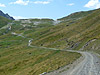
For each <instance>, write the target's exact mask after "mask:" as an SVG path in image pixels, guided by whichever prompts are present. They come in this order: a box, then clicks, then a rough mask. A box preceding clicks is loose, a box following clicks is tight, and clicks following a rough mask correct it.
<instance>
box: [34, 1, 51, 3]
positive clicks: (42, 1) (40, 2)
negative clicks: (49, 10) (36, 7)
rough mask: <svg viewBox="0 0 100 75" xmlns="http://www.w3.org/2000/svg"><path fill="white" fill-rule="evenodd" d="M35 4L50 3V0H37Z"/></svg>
mask: <svg viewBox="0 0 100 75" xmlns="http://www.w3.org/2000/svg"><path fill="white" fill-rule="evenodd" d="M33 3H34V4H49V3H50V2H49V1H35V2H33Z"/></svg>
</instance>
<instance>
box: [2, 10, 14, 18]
mask: <svg viewBox="0 0 100 75" xmlns="http://www.w3.org/2000/svg"><path fill="white" fill-rule="evenodd" d="M0 16H3V17H5V18H7V19H10V20H15V19H14V18H13V17H11V16H9V14H5V13H3V12H2V11H1V10H0Z"/></svg>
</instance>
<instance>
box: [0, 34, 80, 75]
mask: <svg viewBox="0 0 100 75" xmlns="http://www.w3.org/2000/svg"><path fill="white" fill-rule="evenodd" d="M0 39H2V40H0V47H1V48H0V75H39V74H41V73H43V72H50V71H53V70H56V69H59V68H60V67H63V66H65V65H68V64H71V63H72V62H74V61H75V60H76V59H78V58H79V57H80V56H81V54H79V53H73V52H67V51H60V50H58V51H53V50H51V49H43V48H39V47H37V48H36V47H34V48H31V47H28V46H27V45H28V39H27V38H25V39H23V38H22V37H18V36H14V35H11V34H6V35H2V36H0ZM20 40H21V41H20ZM6 46H9V47H6ZM70 58H71V59H70Z"/></svg>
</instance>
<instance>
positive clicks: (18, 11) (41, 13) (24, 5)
mask: <svg viewBox="0 0 100 75" xmlns="http://www.w3.org/2000/svg"><path fill="white" fill-rule="evenodd" d="M99 7H100V1H99V0H0V10H2V11H3V12H5V13H9V14H10V15H11V16H13V17H14V18H16V19H22V18H52V19H57V18H61V17H64V16H67V15H69V14H71V13H73V12H77V11H87V10H92V9H97V8H99Z"/></svg>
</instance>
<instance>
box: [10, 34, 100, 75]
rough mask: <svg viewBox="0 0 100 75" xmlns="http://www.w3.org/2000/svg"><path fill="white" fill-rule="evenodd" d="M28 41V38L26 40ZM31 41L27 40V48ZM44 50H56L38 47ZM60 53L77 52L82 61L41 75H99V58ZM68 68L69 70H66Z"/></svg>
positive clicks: (83, 54) (89, 54)
mask: <svg viewBox="0 0 100 75" xmlns="http://www.w3.org/2000/svg"><path fill="white" fill-rule="evenodd" d="M12 34H13V35H17V36H21V37H23V38H25V37H24V36H22V35H21V34H20V35H19V34H16V33H12ZM28 39H29V38H28ZM32 40H33V39H29V41H28V46H30V47H37V46H32V45H31V43H32ZM38 48H44V49H51V50H58V49H56V48H46V47H38ZM62 51H70V52H78V53H81V54H82V56H83V57H84V59H82V60H81V61H77V62H76V61H75V63H73V65H72V66H68V65H67V66H65V67H63V68H60V69H58V70H55V71H53V72H50V73H47V74H42V75H100V58H99V57H98V56H97V55H96V54H93V53H91V52H82V51H73V50H62ZM68 67H69V69H68Z"/></svg>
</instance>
